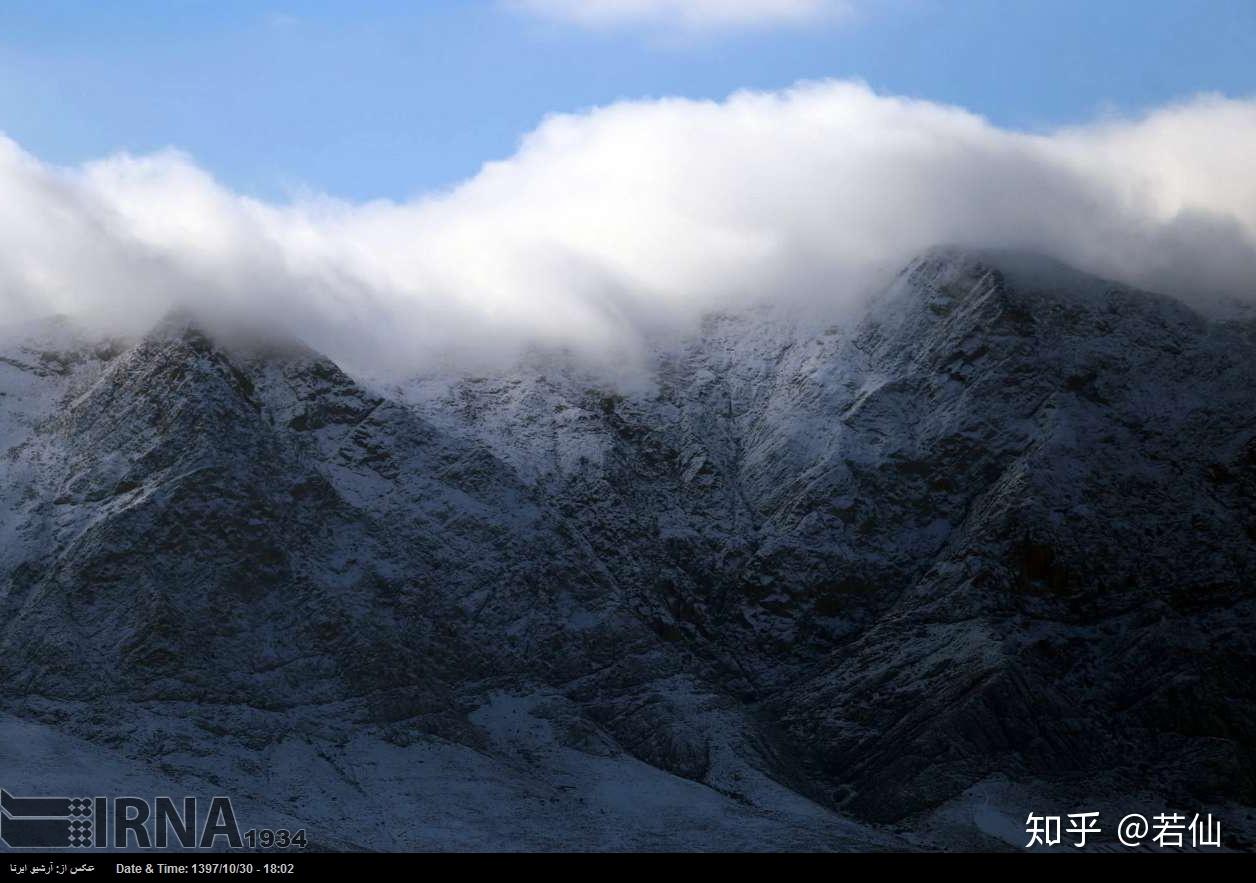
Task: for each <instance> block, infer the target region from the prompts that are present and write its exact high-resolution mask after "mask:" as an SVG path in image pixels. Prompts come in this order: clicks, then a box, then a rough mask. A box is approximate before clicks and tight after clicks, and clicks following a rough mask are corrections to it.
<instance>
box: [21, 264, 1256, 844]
mask: <svg viewBox="0 0 1256 883" xmlns="http://www.w3.org/2000/svg"><path fill="white" fill-rule="evenodd" d="M10 337H11V339H10V341H9V342H8V343H6V344H4V345H3V346H0V678H2V679H3V688H2V691H3V692H2V693H0V701H2V702H3V708H2V710H3V713H4V714H3V716H2V717H3V719H2V720H0V725H2V726H0V729H4V730H5V731H6V732H9V733H16V734H21V735H20V736H14V737H13V738H14V739H18V738H20V739H23V740H26V741H27V742H28V743H29V744H30V745H31V746H33V747H30V748H29V749H23V748H21V747H20V746H19V745H17V744H16V743H12V744H10V746H9V747H8V748H5V749H4V753H3V754H0V774H2V775H3V776H4V780H5V782H6V787H8V783H10V782H12V783H13V784H14V787H16V786H17V785H18V784H22V785H23V786H27V787H29V788H30V789H31V790H34V791H41V790H46V788H45V787H44V784H45V783H47V782H48V781H49V778H48V777H49V776H52V777H53V779H55V780H56V781H58V782H63V783H65V786H66V787H70V786H71V785H73V786H74V787H77V788H80V789H81V790H83V793H89V792H91V793H99V790H97V791H92V787H94V786H95V782H94V781H93V779H92V776H97V777H99V776H101V775H105V774H106V773H105V772H102V771H108V776H113V777H114V778H111V779H109V781H115V780H116V781H120V782H121V781H125V782H128V783H131V785H132V786H134V785H135V783H139V784H141V785H142V784H144V783H154V784H153V787H154V788H155V787H157V786H158V785H160V787H161V788H162V789H164V790H159V791H155V792H154V793H168V792H169V791H170V789H171V788H174V789H176V790H179V791H180V793H181V792H182V791H187V792H188V793H196V791H197V788H198V787H201V788H202V790H204V787H208V786H207V785H205V783H213V785H214V786H215V787H218V788H219V789H222V788H226V789H228V790H232V791H233V793H235V794H237V795H238V796H239V797H240V798H241V799H242V800H244V801H245V802H246V805H247V806H249V807H252V808H253V809H254V811H255V812H256V813H257V814H258V816H259V818H258V819H257V821H256V824H259V825H264V824H269V825H270V826H271V827H275V826H278V824H279V823H278V822H277V821H275V820H274V819H273V818H272V817H274V816H276V815H278V816H279V817H282V818H287V819H292V820H295V821H299V822H300V823H301V824H304V825H307V826H308V827H310V828H311V830H312V836H313V837H315V839H317V840H318V842H319V843H321V844H323V845H326V846H330V847H337V848H358V847H376V848H400V849H406V848H440V847H454V848H511V847H514V848H558V847H563V846H578V847H585V848H589V847H593V848H596V847H609V848H701V847H705V848H721V847H723V848H738V847H741V848H813V849H814V848H854V847H859V846H865V847H886V846H892V847H897V846H908V845H911V844H913V843H930V842H932V843H937V842H941V843H944V844H946V843H951V844H962V845H967V846H978V847H997V846H1008V845H1013V844H1011V843H1010V841H1009V840H1007V838H1002V839H1000V835H999V834H998V833H997V829H999V827H1000V826H999V825H993V826H991V825H988V824H987V825H985V826H984V827H982V826H980V825H976V826H975V824H974V821H973V819H974V815H973V811H972V810H971V808H970V805H972V804H974V803H975V802H977V801H981V802H982V805H983V811H993V812H995V813H996V814H997V813H1003V814H1004V816H1005V818H1006V820H1010V821H1008V825H1010V827H1011V829H1012V830H1016V829H1017V828H1018V827H1023V819H1024V816H1025V814H1026V813H1027V812H1029V811H1030V810H1034V809H1037V810H1041V809H1042V808H1043V806H1044V804H1043V801H1047V800H1053V801H1057V802H1059V801H1061V800H1074V801H1075V800H1079V799H1100V800H1101V801H1102V800H1108V801H1113V800H1115V801H1116V802H1117V804H1118V805H1120V800H1119V799H1120V798H1123V797H1131V798H1132V797H1133V796H1135V795H1141V796H1143V797H1145V796H1147V795H1152V796H1154V797H1155V798H1156V799H1157V800H1160V801H1161V803H1163V804H1164V806H1165V807H1166V808H1178V809H1180V810H1184V809H1188V808H1191V807H1218V806H1227V807H1239V808H1242V807H1250V806H1252V805H1253V804H1256V687H1254V686H1253V683H1252V679H1251V672H1252V671H1256V637H1254V636H1256V588H1254V587H1256V325H1254V324H1252V322H1250V321H1247V322H1240V321H1231V322H1223V321H1217V320H1207V319H1205V318H1203V317H1201V316H1199V315H1197V314H1196V313H1194V312H1192V311H1191V310H1190V309H1188V308H1187V307H1185V306H1183V305H1181V304H1180V303H1179V302H1177V301H1175V300H1172V299H1169V298H1165V297H1160V296H1157V295H1152V294H1148V293H1144V292H1136V291H1129V290H1127V289H1124V288H1121V287H1120V286H1116V285H1114V284H1111V283H1107V282H1104V281H1101V280H1097V279H1094V278H1092V277H1087V276H1084V275H1081V274H1078V273H1076V272H1074V271H1071V270H1069V269H1068V268H1065V267H1062V266H1060V265H1057V264H1054V263H1052V262H1050V261H1047V260H1045V259H1040V258H1034V257H1030V256H1023V255H1006V254H971V253H962V252H956V251H936V252H933V253H930V254H929V255H926V256H925V257H923V258H921V259H919V260H917V261H915V262H914V263H913V264H912V265H911V266H909V267H908V268H907V269H906V270H905V271H904V272H903V273H902V274H901V275H900V277H899V278H898V279H897V280H896V281H895V283H894V284H893V285H892V286H891V287H890V288H889V289H888V290H887V291H885V292H883V293H882V294H881V295H880V296H879V297H878V298H876V299H875V300H874V301H873V302H872V303H871V304H870V306H869V308H868V311H867V314H866V315H865V316H864V317H863V319H862V320H861V321H859V322H857V323H854V324H853V325H851V326H850V327H846V328H840V329H839V328H833V329H826V330H820V331H818V332H817V331H816V330H815V329H814V328H811V327H808V326H804V325H801V324H799V323H797V322H794V321H792V320H790V319H789V318H788V317H786V316H783V315H780V314H778V313H777V312H775V311H773V310H768V309H762V310H753V311H748V312H745V313H741V314H737V315H721V316H713V317H710V318H709V319H708V320H707V321H706V322H705V323H704V324H703V327H702V328H701V330H700V331H699V333H697V334H695V335H694V336H693V337H692V338H690V339H689V340H687V341H686V342H685V343H684V344H683V345H681V346H678V347H671V348H669V349H667V350H666V351H660V352H659V353H658V354H657V362H656V365H657V367H656V371H655V376H654V381H655V382H654V384H653V385H652V387H651V389H650V391H649V392H648V393H638V394H626V393H624V392H621V391H616V390H611V389H606V388H599V387H596V386H594V385H591V384H590V383H589V382H588V381H587V380H586V379H584V377H583V375H582V374H581V373H580V372H579V371H578V370H577V369H576V367H575V366H573V365H571V364H569V363H567V362H566V361H564V360H563V359H561V358H558V357H549V356H545V357H543V356H535V357H532V358H530V359H528V360H527V361H526V362H525V363H524V364H521V365H520V366H518V368H517V369H516V370H514V371H511V372H509V373H506V374H503V375H500V376H494V377H479V378H467V377H423V378H416V379H414V380H412V381H409V382H407V383H405V384H402V385H401V386H399V387H397V388H394V389H391V390H388V391H386V392H384V393H379V392H372V391H368V389H366V388H365V387H363V386H361V385H359V384H358V383H356V382H355V381H353V380H352V379H350V378H349V377H348V376H346V375H345V374H344V373H342V372H341V371H340V369H338V368H337V367H336V366H335V365H334V364H332V363H331V362H329V361H328V360H326V359H325V358H322V357H321V356H319V355H317V354H315V353H312V352H310V351H308V350H306V349H304V348H302V347H300V346H296V345H283V346H280V345H274V344H247V345H246V344H242V343H238V342H237V343H231V344H226V343H222V342H219V341H218V340H217V339H216V338H214V337H213V336H212V335H209V334H207V333H206V332H204V331H202V330H200V328H199V327H198V326H197V325H196V323H194V322H190V321H188V320H187V319H186V318H180V317H172V318H171V319H169V320H168V321H167V322H165V323H163V325H162V326H160V327H158V328H156V329H154V330H153V331H152V332H151V333H150V334H149V335H148V336H147V337H146V338H145V339H143V340H142V341H140V342H138V343H125V342H99V341H89V340H86V339H83V338H81V337H79V336H76V334H75V332H74V331H73V329H72V328H71V327H69V325H68V324H67V323H64V322H53V323H49V324H47V325H43V326H40V327H37V328H28V329H24V330H23V331H22V332H21V333H20V334H14V335H11V336H10ZM41 752H42V753H41ZM54 756H62V757H64V756H75V757H84V758H86V757H90V758H94V760H92V762H91V764H87V765H84V766H83V768H82V769H79V770H77V771H76V770H75V769H74V767H73V765H71V766H70V767H69V768H67V769H66V770H61V771H57V772H55V773H54V772H49V771H48V770H49V769H51V767H52V766H53V764H52V761H51V760H50V758H52V757H54ZM39 770H44V771H45V772H44V773H38V775H42V776H43V778H42V779H40V778H38V776H37V771H39ZM56 776H61V778H59V779H57V778H56ZM66 777H69V778H66ZM76 777H77V778H76ZM9 790H13V788H12V787H10V788H9ZM150 790H151V789H150ZM992 795H994V796H993V797H992ZM398 800H405V801H409V804H407V805H412V804H415V803H416V802H417V803H421V804H422V805H423V807H425V809H424V810H419V809H411V810H410V811H409V812H410V815H408V816H403V817H404V818H408V819H409V820H410V821H409V823H408V824H403V825H402V826H401V827H402V829H403V831H404V833H402V834H398V833H397V830H396V829H397V824H396V822H395V819H394V820H393V821H391V822H390V821H388V818H389V816H388V812H391V810H385V809H383V808H382V807H384V805H385V804H386V803H388V801H393V802H396V801H398ZM992 800H993V804H994V809H993V810H990V806H991V801H992ZM312 801H316V802H318V804H319V807H320V808H319V809H317V810H314V809H310V808H309V806H310V803H311V802H312ZM1035 801H1038V802H1037V803H1035ZM294 803H299V805H298V806H294V805H293V804H294ZM490 804H491V811H490V809H489V808H488V806H489V805H490ZM1141 805H1142V804H1139V806H1141ZM1074 808H1075V807H1071V806H1070V808H1069V809H1070V810H1072V809H1074ZM1125 808H1126V811H1136V810H1138V806H1131V805H1126V806H1125ZM1158 808H1159V804H1157V810H1158ZM1235 812H1238V813H1239V814H1240V815H1241V814H1242V812H1246V810H1241V809H1240V810H1235ZM424 813H426V814H424ZM852 818H853V819H859V820H862V822H863V823H866V822H872V823H881V822H893V823H895V824H896V825H898V826H899V827H900V829H901V828H904V827H905V828H906V829H907V830H908V831H909V832H913V833H909V834H907V835H906V836H907V839H905V840H903V839H897V837H896V836H891V835H888V834H883V833H880V832H879V830H878V829H876V828H875V827H868V826H866V825H865V824H863V823H861V822H854V821H849V819H852ZM348 819H353V821H352V822H350V821H346V820H348ZM1003 827H1007V826H1003ZM978 828H980V830H978ZM1230 830H1231V831H1232V832H1233V834H1232V836H1235V837H1239V838H1241V837H1242V836H1244V835H1243V833H1242V825H1241V824H1240V823H1239V822H1238V821H1237V820H1236V821H1235V822H1234V824H1232V825H1230ZM1015 845H1019V844H1015Z"/></svg>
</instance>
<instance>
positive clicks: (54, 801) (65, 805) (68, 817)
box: [0, 788, 254, 849]
mask: <svg viewBox="0 0 1256 883" xmlns="http://www.w3.org/2000/svg"><path fill="white" fill-rule="evenodd" d="M181 803H182V806H179V805H176V803H175V801H174V800H173V799H171V798H169V797H157V798H154V799H153V800H152V801H151V802H150V801H149V800H146V799H144V798H142V797H112V798H110V797H94V798H88V797H14V796H13V795H12V794H10V793H9V792H8V791H6V790H4V789H3V788H0V842H2V843H3V844H4V845H5V846H7V847H9V848H10V849H88V848H107V847H110V846H114V847H119V848H122V849H126V848H130V847H134V848H138V849H154V848H155V849H167V848H172V847H173V848H176V849H213V848H214V847H215V846H217V845H218V839H219V838H223V840H224V841H225V845H226V846H228V847H230V848H232V849H240V848H241V847H243V845H244V841H243V838H242V837H241V836H240V827H239V825H238V824H237V823H236V817H235V810H234V809H233V808H232V806H231V800H230V798H227V797H214V798H211V799H210V801H209V807H208V810H207V811H206V813H205V816H204V818H203V819H202V818H201V816H200V814H199V812H198V805H197V799H196V798H195V797H184V798H183V799H182V801H181ZM110 822H112V824H110ZM250 833H251V834H252V833H254V832H250Z"/></svg>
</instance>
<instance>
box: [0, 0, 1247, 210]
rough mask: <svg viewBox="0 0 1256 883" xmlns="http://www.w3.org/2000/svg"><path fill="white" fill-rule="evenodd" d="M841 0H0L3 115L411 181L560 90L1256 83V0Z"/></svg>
mask: <svg viewBox="0 0 1256 883" xmlns="http://www.w3.org/2000/svg"><path fill="white" fill-rule="evenodd" d="M847 2H852V3H853V12H852V14H850V15H847V16H841V17H837V18H836V20H826V19H818V20H816V21H814V22H808V23H804V24H802V25H791V24H785V25H773V24H772V23H767V24H764V25H763V26H762V27H745V28H724V29H713V30H704V29H699V28H684V27H680V26H677V27H670V26H669V25H668V24H667V23H666V22H663V23H658V22H656V23H653V24H650V23H644V24H643V23H638V24H635V25H634V24H632V23H631V22H629V23H627V24H624V26H622V27H616V26H613V25H608V26H605V27H600V28H589V27H583V26H581V25H579V24H575V23H571V22H565V21H561V20H555V19H554V18H547V17H545V16H540V15H532V14H529V13H528V12H527V11H525V10H521V9H519V8H517V7H510V6H508V5H507V4H505V3H498V2H492V0H473V2H426V3H406V2H370V0H357V2H352V3H349V2H332V0H315V2H299V3H297V2H293V3H289V4H287V5H276V6H269V5H266V4H260V3H254V2H240V0H214V2H201V0H128V2H125V3H109V4H103V3H94V2H87V0H82V2H67V0H36V2H20V0H6V2H4V3H3V4H2V5H0V131H3V132H5V133H6V134H7V135H9V137H11V138H13V139H15V140H16V141H18V142H19V143H20V144H21V145H22V146H23V147H24V148H25V149H27V150H28V151H30V152H31V153H33V154H35V155H36V156H39V157H40V158H42V159H44V160H47V161H50V162H55V163H77V162H80V161H83V160H87V159H92V158H96V157H100V156H103V155H106V154H109V153H111V152H114V151H118V150H129V151H135V152H147V151H151V150H155V149H158V148H162V147H166V146H174V147H178V148H180V149H181V150H184V151H187V152H188V153H189V154H191V155H192V156H193V157H194V158H195V160H196V161H197V162H198V163H199V164H200V165H201V166H202V167H204V168H206V169H208V170H209V171H211V172H212V173H213V174H214V175H215V176H217V177H218V178H219V179H220V180H222V181H223V182H224V183H225V184H227V185H228V186H230V187H232V188H235V189H237V190H240V191H243V192H245V193H253V194H257V195H261V196H265V197H268V198H274V197H282V196H283V195H285V194H287V193H290V192H292V191H294V190H299V189H302V188H309V189H313V190H317V191H323V192H327V193H331V194H334V195H337V196H343V197H347V198H351V199H355V200H356V199H366V198H373V197H389V198H394V199H401V198H405V197H408V196H413V195H414V194H416V193H421V192H424V191H428V190H431V189H434V188H440V187H443V186H447V185H450V184H453V183H456V182H458V181H459V180H462V179H464V178H467V177H468V176H470V175H472V174H474V173H475V171H476V170H477V169H478V168H479V167H480V165H481V164H482V163H483V162H485V161H487V160H491V159H497V158H503V157H506V156H509V155H510V154H511V153H512V152H513V151H514V148H515V146H516V144H517V142H518V139H519V137H520V136H521V135H522V134H523V133H525V132H527V131H529V130H530V129H532V128H534V127H535V126H536V125H537V123H538V122H539V121H540V119H541V118H542V117H543V116H544V115H545V114H546V113H550V112H554V111H571V110H579V109H581V108H585V107H588V106H591V105H598V104H605V103H607V102H611V101H614V100H616V99H619V98H636V97H646V96H661V95H683V96H687V97H696V98H704V97H709V98H721V97H723V96H725V95H726V94H728V93H729V92H730V91H733V90H735V89H739V88H761V89H772V88H779V87H783V86H786V85H789V84H791V83H793V82H795V81H797V80H799V79H808V78H826V77H842V78H846V77H855V78H861V79H863V80H865V81H867V82H868V83H869V84H870V85H871V86H872V87H873V88H875V89H877V90H879V91H885V92H891V93H898V94H906V95H912V96H917V97H923V98H929V99H932V100H936V101H943V102H953V103H956V104H959V105H962V106H964V107H967V108H969V109H970V110H973V111H976V112H977V113H980V114H983V115H985V116H987V117H988V118H990V119H991V120H992V121H993V122H994V123H996V124H998V125H1000V126H1004V127H1014V128H1021V129H1030V130H1041V129H1048V128H1051V127H1055V126H1058V125H1061V124H1068V123H1075V122H1077V123H1080V122H1084V121H1088V120H1092V119H1094V118H1095V117H1097V116H1102V115H1105V114H1113V113H1117V114H1131V113H1137V112H1138V111H1139V110H1141V109H1144V108H1148V107H1152V106H1157V105H1161V104H1163V103H1165V102H1167V101H1171V100H1173V99H1175V98H1180V97H1185V96H1189V95H1191V94H1193V93H1196V92H1200V91H1217V92H1221V93H1224V94H1226V95H1229V96H1234V97H1242V96H1248V95H1251V94H1252V93H1254V92H1256V64H1253V62H1252V59H1253V58H1256V3H1253V2H1251V0H1195V2H1184V0H1179V2H1169V0H1002V2H999V0H954V2H942V0H881V2H876V0H847Z"/></svg>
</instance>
